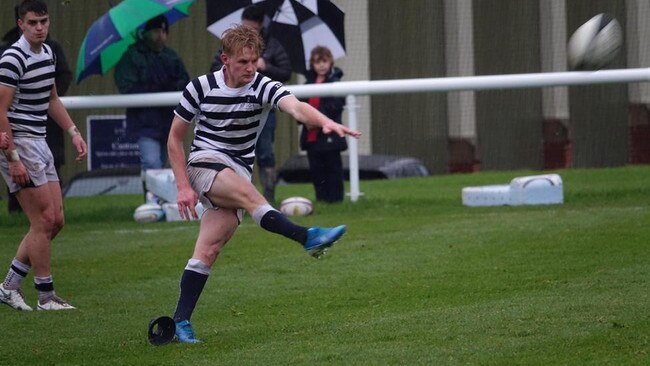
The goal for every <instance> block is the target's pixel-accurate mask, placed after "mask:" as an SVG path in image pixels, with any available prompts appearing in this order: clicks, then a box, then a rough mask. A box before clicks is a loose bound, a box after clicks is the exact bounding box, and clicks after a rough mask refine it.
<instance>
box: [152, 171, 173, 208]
mask: <svg viewBox="0 0 650 366" xmlns="http://www.w3.org/2000/svg"><path fill="white" fill-rule="evenodd" d="M145 185H146V186H147V190H148V191H149V192H151V193H153V194H155V195H156V196H158V197H160V198H162V199H164V200H165V201H167V202H176V196H177V194H178V191H177V189H176V178H175V177H174V173H173V172H172V170H171V169H148V170H147V174H146V176H145Z"/></svg>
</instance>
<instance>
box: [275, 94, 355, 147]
mask: <svg viewBox="0 0 650 366" xmlns="http://www.w3.org/2000/svg"><path fill="white" fill-rule="evenodd" d="M279 106H280V110H281V111H283V112H286V113H288V114H290V115H291V116H292V117H293V118H295V119H296V120H298V121H299V122H301V123H303V124H305V125H307V126H311V127H318V128H322V129H323V132H324V133H336V134H337V135H339V136H341V137H344V136H345V135H348V136H352V137H354V138H359V137H360V136H361V132H358V131H354V130H351V129H349V128H348V127H346V126H344V125H342V124H340V123H336V122H335V121H333V120H331V119H329V118H328V117H327V116H325V115H324V114H322V113H321V112H319V111H318V109H316V108H314V107H312V106H311V105H309V103H305V102H301V101H299V100H298V99H297V98H296V97H295V96H293V95H289V96H286V97H284V98H282V99H280V103H279Z"/></svg>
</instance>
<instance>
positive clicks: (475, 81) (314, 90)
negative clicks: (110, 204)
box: [61, 68, 650, 202]
mask: <svg viewBox="0 0 650 366" xmlns="http://www.w3.org/2000/svg"><path fill="white" fill-rule="evenodd" d="M647 81H650V68H636V69H620V70H600V71H579V72H578V71H571V72H550V73H534V74H508V75H485V76H465V77H444V78H425V79H400V80H376V81H341V82H337V83H333V84H318V85H316V84H310V85H287V88H288V89H289V90H291V92H292V93H293V94H294V95H295V96H296V97H298V98H306V97H310V96H317V95H318V96H346V102H347V107H346V108H347V111H348V126H349V127H350V128H351V129H354V130H356V129H357V113H356V109H357V108H358V106H357V104H356V96H357V95H372V94H400V93H424V92H450V91H462V90H489V89H525V88H544V87H552V86H570V85H590V84H612V83H635V82H647ZM180 97H181V92H166V93H150V94H129V95H99V96H70V97H62V98H61V100H62V101H63V104H64V105H65V106H66V108H68V109H90V108H129V107H154V106H156V107H157V106H175V105H177V104H178V101H179V100H180ZM348 142H349V144H348V146H349V159H350V163H349V168H350V200H351V201H352V202H356V201H357V200H358V199H359V196H360V195H361V192H360V189H359V188H360V187H359V154H358V144H357V141H356V139H348Z"/></svg>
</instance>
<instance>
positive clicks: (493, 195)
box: [462, 174, 564, 207]
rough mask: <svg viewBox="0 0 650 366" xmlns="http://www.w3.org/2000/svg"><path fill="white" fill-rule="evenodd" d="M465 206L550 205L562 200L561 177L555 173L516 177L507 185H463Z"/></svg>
mask: <svg viewBox="0 0 650 366" xmlns="http://www.w3.org/2000/svg"><path fill="white" fill-rule="evenodd" d="M462 196H463V205H465V206H472V207H476V206H518V205H550V204H561V203H563V202H564V193H563V186H562V178H560V176H559V175H557V174H544V175H531V176H526V177H517V178H515V179H513V180H512V181H511V182H510V184H509V185H490V186H478V187H465V188H463V190H462Z"/></svg>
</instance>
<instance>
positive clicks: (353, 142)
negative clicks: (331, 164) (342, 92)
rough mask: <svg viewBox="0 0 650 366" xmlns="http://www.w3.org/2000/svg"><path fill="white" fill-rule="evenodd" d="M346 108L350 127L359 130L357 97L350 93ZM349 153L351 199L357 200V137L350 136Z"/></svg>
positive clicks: (346, 99)
mask: <svg viewBox="0 0 650 366" xmlns="http://www.w3.org/2000/svg"><path fill="white" fill-rule="evenodd" d="M345 104H346V106H345V108H346V109H347V110H348V127H349V128H350V129H351V130H355V131H356V130H357V129H358V127H357V109H358V108H359V106H358V105H357V97H356V96H355V95H353V94H349V95H348V96H347V97H346V98H345ZM347 140H348V154H349V156H350V166H349V168H350V201H352V202H357V201H358V200H359V196H360V195H361V194H362V193H360V192H359V142H358V141H357V139H355V138H348V139H347Z"/></svg>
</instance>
